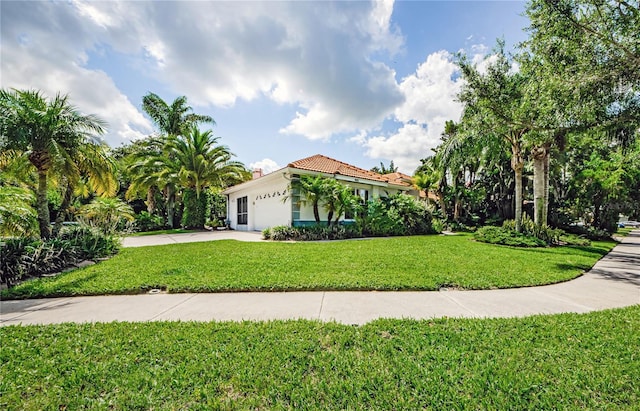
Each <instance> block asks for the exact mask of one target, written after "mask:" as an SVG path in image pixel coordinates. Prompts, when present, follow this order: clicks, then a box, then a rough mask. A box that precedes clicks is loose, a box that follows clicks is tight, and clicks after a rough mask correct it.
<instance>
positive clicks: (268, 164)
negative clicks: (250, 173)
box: [249, 158, 282, 174]
mask: <svg viewBox="0 0 640 411" xmlns="http://www.w3.org/2000/svg"><path fill="white" fill-rule="evenodd" d="M249 168H250V169H251V170H257V169H262V173H263V174H269V173H272V172H274V171H276V170H279V169H281V168H282V167H280V166H279V165H278V163H276V162H275V161H273V160H272V159H270V158H265V159H263V160H260V161H256V162H255V163H251V164H249Z"/></svg>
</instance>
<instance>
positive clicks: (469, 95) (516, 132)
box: [457, 41, 535, 232]
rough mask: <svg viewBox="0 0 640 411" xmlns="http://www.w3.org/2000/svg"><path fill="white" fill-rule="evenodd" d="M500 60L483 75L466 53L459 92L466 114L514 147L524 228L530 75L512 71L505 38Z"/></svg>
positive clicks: (517, 221)
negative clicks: (523, 203) (526, 90)
mask: <svg viewBox="0 0 640 411" xmlns="http://www.w3.org/2000/svg"><path fill="white" fill-rule="evenodd" d="M496 57H497V58H496V59H495V61H493V62H492V63H491V64H489V66H488V68H487V73H486V74H482V73H480V71H478V69H477V67H476V66H475V65H474V64H473V63H472V62H471V61H470V60H468V59H467V58H466V57H465V56H460V58H459V60H458V61H457V64H458V66H459V67H460V70H461V72H462V76H463V78H464V79H465V81H466V82H465V85H464V86H463V87H462V91H461V92H460V94H459V95H458V98H459V99H460V101H462V102H463V103H464V104H465V108H464V110H465V112H464V114H463V116H464V117H467V118H469V119H473V121H474V122H475V123H476V124H477V125H478V128H479V129H480V128H481V129H483V131H484V132H485V133H490V134H492V135H495V136H498V137H499V138H502V139H504V141H505V142H506V143H507V144H508V145H509V146H510V148H511V168H512V170H513V173H514V176H515V225H516V231H518V232H520V231H521V225H522V202H523V185H522V176H523V171H524V164H525V158H524V149H523V144H524V141H525V136H526V135H527V133H529V132H530V131H531V125H532V124H533V121H534V119H533V118H532V117H533V116H535V113H532V110H531V109H530V107H528V105H527V101H525V99H524V98H523V93H524V91H525V86H526V83H527V81H528V78H527V77H526V76H524V75H523V74H522V73H514V72H512V71H511V63H510V61H509V59H508V58H507V56H506V53H505V51H504V41H499V42H498V46H497V49H496Z"/></svg>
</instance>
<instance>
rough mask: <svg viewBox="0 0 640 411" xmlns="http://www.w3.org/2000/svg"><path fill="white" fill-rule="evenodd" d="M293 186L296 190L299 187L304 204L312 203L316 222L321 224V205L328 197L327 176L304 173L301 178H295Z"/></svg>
mask: <svg viewBox="0 0 640 411" xmlns="http://www.w3.org/2000/svg"><path fill="white" fill-rule="evenodd" d="M291 186H292V188H293V189H294V190H295V189H297V190H298V191H299V192H300V197H301V199H300V203H301V204H302V205H305V206H306V205H307V204H311V206H312V207H313V217H314V218H315V220H316V224H320V210H319V205H320V202H321V201H324V199H325V197H326V189H325V187H326V184H325V177H322V176H321V175H317V176H310V175H302V176H300V178H299V179H296V180H293V181H292V182H291Z"/></svg>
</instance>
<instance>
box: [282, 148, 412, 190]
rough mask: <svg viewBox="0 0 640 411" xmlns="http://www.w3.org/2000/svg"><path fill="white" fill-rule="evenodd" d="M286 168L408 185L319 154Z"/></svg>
mask: <svg viewBox="0 0 640 411" xmlns="http://www.w3.org/2000/svg"><path fill="white" fill-rule="evenodd" d="M288 167H291V168H297V169H299V170H307V171H315V172H319V173H326V174H340V175H343V176H348V177H354V178H361V179H363V180H373V181H380V182H384V183H389V184H395V185H402V186H407V185H409V184H407V183H404V182H401V181H399V180H397V181H396V180H394V181H390V180H389V179H388V178H386V177H385V176H383V175H382V174H378V173H376V172H373V171H369V170H365V169H362V168H359V167H356V166H352V165H351V164H347V163H343V162H342V161H338V160H335V159H333V158H330V157H327V156H323V155H321V154H316V155H315V156H311V157H307V158H303V159H302V160H298V161H294V162H293V163H289V165H288ZM409 178H411V177H409Z"/></svg>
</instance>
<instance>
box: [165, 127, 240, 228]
mask: <svg viewBox="0 0 640 411" xmlns="http://www.w3.org/2000/svg"><path fill="white" fill-rule="evenodd" d="M218 140H219V137H213V135H212V131H211V130H206V131H204V132H203V131H200V130H199V129H198V127H197V126H196V125H192V126H191V129H190V132H189V134H187V135H184V136H178V137H170V138H169V141H168V143H167V152H168V153H169V157H170V158H173V159H175V161H176V164H178V165H179V167H180V169H179V170H178V181H179V183H180V186H181V187H183V188H184V189H185V196H184V200H185V201H184V206H185V213H184V215H183V217H184V219H183V225H185V226H189V227H195V228H203V227H204V222H205V219H206V215H205V212H206V208H207V207H206V205H202V201H201V193H202V191H203V190H204V189H206V188H209V187H217V188H226V187H227V186H229V185H233V184H236V183H240V182H242V181H245V180H247V179H248V178H249V172H248V171H247V169H246V168H245V167H244V165H243V164H242V163H240V162H238V161H233V160H231V157H232V156H233V154H232V153H231V152H230V151H229V148H228V147H226V146H222V145H218V144H217V143H218ZM193 194H195V201H187V199H189V198H192V197H193ZM189 219H191V221H189Z"/></svg>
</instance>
